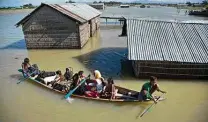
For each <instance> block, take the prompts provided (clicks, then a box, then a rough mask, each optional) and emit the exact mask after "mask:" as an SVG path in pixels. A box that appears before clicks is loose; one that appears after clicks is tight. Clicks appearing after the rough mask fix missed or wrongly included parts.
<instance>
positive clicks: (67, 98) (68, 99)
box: [64, 76, 89, 102]
mask: <svg viewBox="0 0 208 122" xmlns="http://www.w3.org/2000/svg"><path fill="white" fill-rule="evenodd" d="M88 77H89V76H88ZM86 79H87V78H85V79H82V81H81V82H80V83H79V84H78V85H77V86H76V87H75V88H74V89H73V90H70V91H69V92H68V93H67V94H66V95H65V96H64V97H65V99H66V100H67V101H69V102H70V101H72V100H73V99H71V98H70V96H71V95H72V94H73V93H74V92H75V91H76V90H77V88H78V87H79V86H81V85H82V84H83V83H84V82H85V81H86Z"/></svg>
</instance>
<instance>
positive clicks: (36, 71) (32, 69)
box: [28, 64, 40, 77]
mask: <svg viewBox="0 0 208 122" xmlns="http://www.w3.org/2000/svg"><path fill="white" fill-rule="evenodd" d="M28 69H29V72H30V73H33V74H32V75H31V76H32V77H34V76H35V75H38V74H40V70H39V68H38V65H37V64H33V65H32V66H31V67H29V68H28Z"/></svg>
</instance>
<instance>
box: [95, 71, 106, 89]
mask: <svg viewBox="0 0 208 122" xmlns="http://www.w3.org/2000/svg"><path fill="white" fill-rule="evenodd" d="M94 77H95V81H96V89H97V92H98V93H101V92H102V91H103V88H104V86H105V82H104V78H103V77H102V75H101V73H100V71H98V70H95V71H94Z"/></svg>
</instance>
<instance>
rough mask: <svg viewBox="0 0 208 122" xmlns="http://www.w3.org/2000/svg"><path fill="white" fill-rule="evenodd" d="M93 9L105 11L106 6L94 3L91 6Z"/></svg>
mask: <svg viewBox="0 0 208 122" xmlns="http://www.w3.org/2000/svg"><path fill="white" fill-rule="evenodd" d="M90 6H91V7H93V8H95V9H98V10H104V9H105V4H104V3H93V4H90Z"/></svg>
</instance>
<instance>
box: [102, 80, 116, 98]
mask: <svg viewBox="0 0 208 122" xmlns="http://www.w3.org/2000/svg"><path fill="white" fill-rule="evenodd" d="M107 81H108V84H107V85H106V86H105V88H104V91H103V93H102V97H103V98H107V99H115V96H116V88H115V85H114V81H113V78H111V77H110V78H108V80H107Z"/></svg>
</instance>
